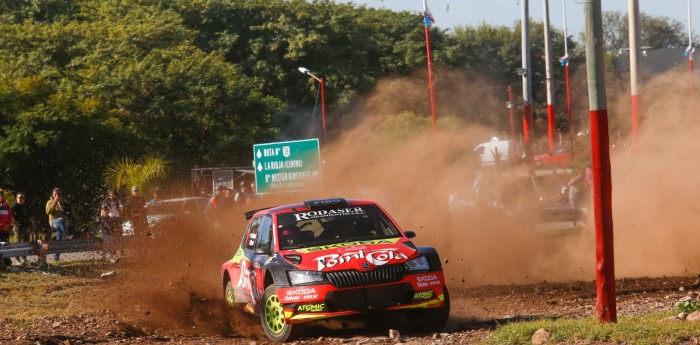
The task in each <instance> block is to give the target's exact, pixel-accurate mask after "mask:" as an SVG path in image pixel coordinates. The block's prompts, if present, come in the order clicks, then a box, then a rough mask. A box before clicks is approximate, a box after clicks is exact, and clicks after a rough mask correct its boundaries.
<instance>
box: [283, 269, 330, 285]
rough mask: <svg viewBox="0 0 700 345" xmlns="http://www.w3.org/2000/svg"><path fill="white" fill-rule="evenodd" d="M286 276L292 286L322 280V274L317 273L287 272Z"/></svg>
mask: <svg viewBox="0 0 700 345" xmlns="http://www.w3.org/2000/svg"><path fill="white" fill-rule="evenodd" d="M287 274H288V275H289V282H290V283H292V285H303V284H308V283H314V282H322V281H323V280H324V279H323V273H322V272H319V271H287Z"/></svg>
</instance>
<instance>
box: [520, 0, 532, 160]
mask: <svg viewBox="0 0 700 345" xmlns="http://www.w3.org/2000/svg"><path fill="white" fill-rule="evenodd" d="M529 7H530V4H529V1H528V0H522V1H521V2H520V11H521V19H520V21H521V27H522V33H521V51H522V79H523V140H524V142H525V152H526V154H527V156H528V158H529V156H530V154H531V151H532V150H531V146H532V132H533V127H534V123H533V120H532V70H531V68H530V13H529Z"/></svg>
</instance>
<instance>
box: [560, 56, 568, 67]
mask: <svg viewBox="0 0 700 345" xmlns="http://www.w3.org/2000/svg"><path fill="white" fill-rule="evenodd" d="M559 63H560V64H561V66H562V67H566V65H568V64H569V54H566V55H564V56H562V57H560V58H559Z"/></svg>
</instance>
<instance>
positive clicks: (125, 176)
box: [102, 156, 170, 194]
mask: <svg viewBox="0 0 700 345" xmlns="http://www.w3.org/2000/svg"><path fill="white" fill-rule="evenodd" d="M169 164H170V163H169V162H168V161H167V160H165V159H163V158H162V157H157V156H146V157H143V158H142V159H141V160H139V161H135V160H133V159H132V158H129V157H125V158H118V159H115V160H113V161H112V162H111V163H110V164H109V165H108V166H107V168H105V170H104V172H103V173H102V176H103V178H104V186H105V187H109V188H112V189H114V190H116V191H120V190H128V189H129V188H130V187H131V186H138V187H139V188H141V189H143V190H145V191H146V193H147V194H148V192H149V191H151V190H152V189H153V188H154V187H155V186H153V183H154V182H155V181H157V180H158V179H162V178H164V177H165V176H166V173H167V168H168V165H169Z"/></svg>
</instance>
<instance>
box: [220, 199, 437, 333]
mask: <svg viewBox="0 0 700 345" xmlns="http://www.w3.org/2000/svg"><path fill="white" fill-rule="evenodd" d="M246 219H248V221H247V228H246V230H245V232H244V234H243V239H242V242H241V244H240V247H239V248H238V250H237V251H236V253H235V255H234V256H233V258H231V259H230V260H228V261H227V262H225V263H224V264H223V265H222V266H221V283H222V287H223V291H224V298H225V300H226V303H227V304H228V305H229V306H231V307H242V308H243V309H244V310H245V311H247V312H249V313H251V314H256V315H259V316H260V321H261V323H262V327H263V329H264V331H265V334H266V335H267V336H268V338H270V340H272V341H276V342H284V341H287V340H292V339H293V338H295V337H296V333H297V332H296V331H297V330H298V327H297V326H295V324H298V323H302V322H309V321H314V320H320V319H325V318H331V317H336V316H343V315H353V314H362V313H378V312H390V311H391V312H394V311H395V312H401V313H403V314H404V315H405V319H406V321H407V323H408V325H409V326H410V328H411V329H413V330H417V331H426V332H428V331H437V330H439V329H441V328H442V327H443V326H444V325H445V323H446V322H447V319H448V317H449V312H450V298H449V294H448V292H447V287H446V286H445V277H444V275H443V271H442V266H441V263H440V258H439V257H438V253H437V252H436V250H435V249H434V248H432V247H418V246H416V245H415V244H413V242H412V241H411V240H410V239H411V238H413V237H415V235H416V234H415V233H414V232H412V231H405V232H404V231H402V230H401V229H400V228H399V226H398V225H397V224H396V223H395V222H394V220H393V219H392V218H391V217H390V216H389V215H388V214H387V213H386V212H385V211H384V209H383V208H382V207H381V206H379V205H377V204H376V203H374V202H372V201H367V200H346V199H342V198H332V199H322V200H310V201H305V202H304V203H300V204H295V205H286V206H280V207H275V208H267V209H261V210H256V211H250V212H248V213H246Z"/></svg>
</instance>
